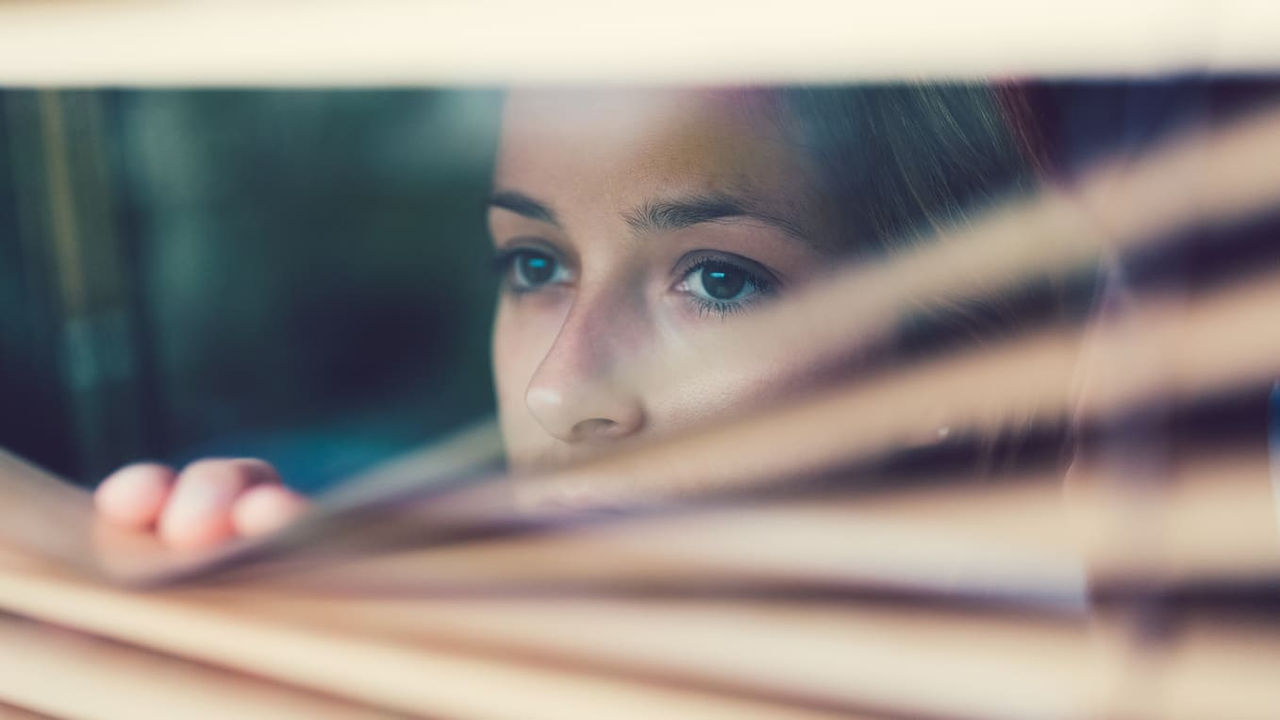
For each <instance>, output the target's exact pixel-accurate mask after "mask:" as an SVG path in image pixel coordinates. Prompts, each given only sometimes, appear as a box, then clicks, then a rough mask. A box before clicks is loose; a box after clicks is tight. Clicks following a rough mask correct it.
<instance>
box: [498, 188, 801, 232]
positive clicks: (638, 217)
mask: <svg viewBox="0 0 1280 720" xmlns="http://www.w3.org/2000/svg"><path fill="white" fill-rule="evenodd" d="M487 205H488V207H496V208H502V209H503V210H508V211H510V212H513V213H515V214H517V215H519V216H521V217H525V218H529V219H530V220H537V221H540V222H545V223H549V224H551V225H555V226H556V227H560V220H559V218H558V217H557V216H556V213H555V211H554V210H552V209H551V208H550V207H549V206H547V205H546V204H545V203H542V202H540V201H538V200H534V199H533V198H531V197H529V196H528V195H525V194H524V193H522V192H517V191H515V190H498V191H496V192H494V193H493V194H492V195H490V196H489V201H488V204H487ZM733 218H747V219H751V220H756V221H759V222H762V223H765V224H767V225H772V226H774V227H776V228H778V229H780V230H782V231H783V232H785V233H787V234H788V235H791V236H792V237H794V238H797V239H799V240H802V241H804V242H813V239H812V238H811V237H810V235H809V234H808V233H807V232H805V231H804V228H802V227H800V225H798V224H797V223H795V222H793V221H791V220H789V219H787V218H784V217H780V216H778V215H774V214H771V213H767V212H762V211H760V210H757V209H754V208H753V207H752V206H751V205H750V203H748V202H746V201H744V200H742V199H740V198H736V197H733V196H731V195H722V194H713V195H695V196H691V197H687V198H681V199H678V200H660V201H655V202H647V203H645V204H643V205H641V206H640V207H638V208H636V209H634V210H631V211H630V212H628V213H627V214H626V215H625V216H624V219H625V220H626V222H627V224H628V225H630V226H631V228H632V229H633V230H636V231H637V232H653V231H659V232H661V231H668V232H669V231H672V230H681V229H683V228H687V227H692V226H694V225H698V224H701V223H708V222H717V221H720V220H729V219H733Z"/></svg>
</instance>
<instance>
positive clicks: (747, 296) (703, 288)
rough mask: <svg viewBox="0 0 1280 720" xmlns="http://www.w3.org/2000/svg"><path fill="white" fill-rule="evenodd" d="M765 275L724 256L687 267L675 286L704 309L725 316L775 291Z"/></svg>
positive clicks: (702, 310)
mask: <svg viewBox="0 0 1280 720" xmlns="http://www.w3.org/2000/svg"><path fill="white" fill-rule="evenodd" d="M763 275H764V273H762V272H752V271H751V270H748V269H747V268H745V267H742V266H741V265H738V264H735V263H732V262H728V261H725V260H716V259H704V260H701V261H698V262H697V263H696V264H694V265H693V267H691V268H689V269H688V270H686V271H685V273H684V276H683V278H682V279H681V280H680V282H679V283H678V284H677V285H676V287H675V289H676V290H677V291H680V292H684V293H687V294H688V295H690V296H691V297H692V299H693V300H694V302H695V303H697V305H698V308H699V310H700V311H701V312H714V313H718V314H720V315H721V316H724V315H728V314H730V313H733V312H738V311H739V310H741V309H743V308H744V307H746V306H747V305H749V304H750V303H752V302H754V301H756V300H758V299H760V298H761V297H762V296H764V295H767V294H769V293H771V292H773V283H772V282H770V281H769V280H768V279H766V278H765V277H764V276H763Z"/></svg>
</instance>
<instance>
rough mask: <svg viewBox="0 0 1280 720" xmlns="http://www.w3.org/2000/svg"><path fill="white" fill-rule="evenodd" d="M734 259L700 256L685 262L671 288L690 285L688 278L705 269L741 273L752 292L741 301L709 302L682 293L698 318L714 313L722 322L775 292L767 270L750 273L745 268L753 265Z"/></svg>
mask: <svg viewBox="0 0 1280 720" xmlns="http://www.w3.org/2000/svg"><path fill="white" fill-rule="evenodd" d="M736 257H737V256H733V257H726V256H725V255H721V254H715V255H699V256H695V257H693V258H691V259H689V260H687V261H686V262H685V264H684V266H683V267H682V268H681V269H680V270H679V271H678V276H679V280H677V281H676V283H675V285H674V286H673V287H677V288H678V287H679V286H681V285H684V284H685V283H687V282H689V280H690V278H692V277H693V276H694V274H695V273H697V272H698V271H700V270H701V271H705V270H707V269H708V268H713V267H726V266H727V267H730V268H732V269H734V270H735V271H737V272H740V273H742V274H743V275H744V276H745V278H746V282H748V283H750V284H751V286H752V287H754V288H755V292H753V293H752V294H751V295H750V296H748V297H747V298H745V299H742V300H709V299H707V298H703V297H699V296H697V295H695V294H693V293H691V292H688V291H683V292H684V294H685V295H687V296H688V297H689V299H690V300H691V301H692V302H693V303H694V305H695V306H696V307H697V310H698V315H699V317H702V316H706V315H710V314H712V313H714V314H717V315H719V316H720V317H721V319H723V318H726V317H728V316H730V315H734V314H736V313H740V312H742V311H743V310H745V309H747V308H748V307H749V306H751V305H754V304H755V303H757V302H759V301H760V300H762V299H764V298H765V297H767V296H769V295H772V294H773V293H774V292H775V291H776V290H775V285H776V281H774V280H773V279H772V277H771V274H770V273H769V272H768V271H767V270H764V269H763V268H761V269H760V270H758V271H757V270H753V269H751V268H749V267H747V264H748V263H749V264H751V265H755V264H756V263H755V262H753V261H750V260H747V259H746V258H742V259H740V260H735V259H734V258H736Z"/></svg>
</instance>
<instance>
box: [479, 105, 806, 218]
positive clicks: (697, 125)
mask: <svg viewBox="0 0 1280 720" xmlns="http://www.w3.org/2000/svg"><path fill="white" fill-rule="evenodd" d="M786 120H787V114H786V112H785V110H784V109H783V108H782V106H781V103H780V101H779V99H778V96H777V95H776V94H774V93H771V92H768V91H763V90H746V89H742V90H692V89H682V90H654V89H645V90H639V89H635V90H633V89H627V90H563V91H546V90H544V91H524V92H515V93H512V94H511V95H510V96H509V97H508V99H507V103H506V106H505V109H504V113H503V130H502V140H501V145H500V150H499V156H498V164H497V170H496V175H495V185H496V186H497V187H499V188H502V189H508V190H519V191H522V192H526V193H528V194H529V195H531V196H536V197H540V198H546V199H547V200H548V201H550V202H552V203H555V204H557V205H563V204H565V203H566V202H568V203H573V204H578V203H581V202H591V203H594V204H598V203H607V204H613V205H618V206H621V205H625V204H627V203H636V202H643V201H646V200H651V199H653V198H654V197H662V196H666V195H674V194H684V193H715V192H727V193H732V194H735V195H742V196H747V197H749V198H751V199H753V200H756V201H758V202H760V203H761V204H762V205H766V206H772V207H773V209H775V210H784V209H785V207H782V206H793V205H795V204H796V203H798V202H800V200H801V198H802V197H803V195H804V194H805V190H806V188H807V187H808V185H809V182H808V180H809V177H810V175H811V173H810V172H809V168H808V165H809V162H810V160H809V159H808V158H807V157H806V156H805V155H804V153H802V152H800V147H799V145H798V144H797V143H795V142H794V141H793V140H792V139H791V138H790V137H789V134H788V128H787V122H786ZM557 210H558V211H564V212H568V211H571V210H572V208H563V207H557Z"/></svg>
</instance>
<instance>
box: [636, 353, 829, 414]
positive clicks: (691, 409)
mask: <svg viewBox="0 0 1280 720" xmlns="http://www.w3.org/2000/svg"><path fill="white" fill-rule="evenodd" d="M829 374H830V373H829V372H826V371H824V370H822V369H821V368H819V367H816V366H815V365H814V364H812V363H807V362H803V361H800V360H796V361H792V362H779V363H724V364H721V365H720V366H719V367H717V364H716V363H713V362H708V363H707V364H706V366H705V369H704V370H703V371H702V372H699V373H697V374H696V375H692V376H690V377H688V378H686V379H684V380H683V381H680V382H673V383H669V384H667V385H666V387H664V388H663V389H662V390H661V391H660V392H659V393H655V394H654V396H653V397H652V402H651V403H650V406H651V407H652V409H653V413H654V416H655V417H654V419H655V421H656V422H655V425H661V426H662V429H664V430H677V431H678V430H681V429H684V428H688V427H693V426H697V425H702V424H704V423H711V422H722V421H724V420H726V419H729V418H732V417H734V416H737V415H743V414H747V413H749V412H751V411H753V410H757V409H760V408H763V407H767V406H769V405H771V404H774V403H777V402H779V401H784V400H786V399H787V398H789V397H793V396H796V395H799V394H802V393H804V392H806V391H810V390H812V389H814V388H815V387H818V386H821V385H822V384H823V383H824V382H825V381H826V380H827V377H828V375H829ZM655 429H657V428H655Z"/></svg>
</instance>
